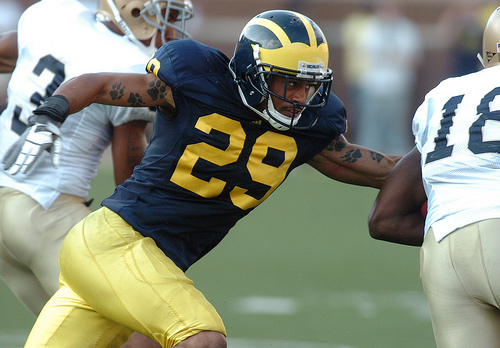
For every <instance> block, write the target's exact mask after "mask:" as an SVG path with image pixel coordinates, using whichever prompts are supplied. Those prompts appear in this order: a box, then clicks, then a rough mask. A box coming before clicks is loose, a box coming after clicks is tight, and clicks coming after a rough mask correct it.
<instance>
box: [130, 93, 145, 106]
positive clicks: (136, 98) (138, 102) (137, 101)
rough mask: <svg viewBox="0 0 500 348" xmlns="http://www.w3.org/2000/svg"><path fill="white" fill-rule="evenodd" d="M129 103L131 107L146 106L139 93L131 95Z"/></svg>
mask: <svg viewBox="0 0 500 348" xmlns="http://www.w3.org/2000/svg"><path fill="white" fill-rule="evenodd" d="M127 102H128V103H129V104H130V106H144V105H145V104H146V103H144V100H142V96H141V95H140V94H139V93H130V95H129V96H128V99H127Z"/></svg>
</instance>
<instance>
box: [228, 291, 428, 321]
mask: <svg viewBox="0 0 500 348" xmlns="http://www.w3.org/2000/svg"><path fill="white" fill-rule="evenodd" d="M315 307H319V308H325V307H327V308H331V309H332V310H333V311H335V310H338V309H343V308H347V309H349V310H352V311H353V312H355V313H358V315H359V316H360V317H362V318H366V319H371V318H376V317H378V316H379V315H383V313H384V311H387V309H391V310H392V309H396V310H400V311H403V312H407V313H409V315H411V316H413V317H415V318H417V319H418V320H424V321H427V320H430V312H429V306H428V305H427V302H426V300H425V297H424V295H423V293H422V292H418V291H406V292H405V291H403V292H385V293H371V292H366V291H335V292H330V293H321V292H318V291H316V290H311V291H309V292H307V293H305V294H303V295H302V296H300V297H297V298H292V297H270V296H250V297H242V298H238V299H235V300H234V302H233V306H232V308H233V310H234V311H235V312H236V313H244V314H272V315H294V314H297V313H300V311H301V310H302V309H303V308H315Z"/></svg>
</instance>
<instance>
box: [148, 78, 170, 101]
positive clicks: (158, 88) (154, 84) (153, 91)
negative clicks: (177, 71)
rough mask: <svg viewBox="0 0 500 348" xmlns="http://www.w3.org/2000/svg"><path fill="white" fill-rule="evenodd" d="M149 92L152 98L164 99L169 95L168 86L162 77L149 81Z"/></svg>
mask: <svg viewBox="0 0 500 348" xmlns="http://www.w3.org/2000/svg"><path fill="white" fill-rule="evenodd" d="M149 87H151V88H149V89H148V94H149V96H150V97H151V99H152V100H154V101H156V100H158V99H163V98H165V96H166V95H167V88H166V87H165V84H164V82H162V81H161V80H160V79H155V80H154V81H151V82H150V83H149Z"/></svg>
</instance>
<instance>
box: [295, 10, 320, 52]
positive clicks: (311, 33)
mask: <svg viewBox="0 0 500 348" xmlns="http://www.w3.org/2000/svg"><path fill="white" fill-rule="evenodd" d="M297 16H299V18H300V19H301V20H302V23H303V24H304V27H305V28H306V30H307V35H309V42H310V43H311V47H317V46H318V42H317V41H316V34H315V33H314V29H313V26H312V25H311V22H309V21H308V20H307V18H306V17H305V16H304V15H302V14H300V13H297Z"/></svg>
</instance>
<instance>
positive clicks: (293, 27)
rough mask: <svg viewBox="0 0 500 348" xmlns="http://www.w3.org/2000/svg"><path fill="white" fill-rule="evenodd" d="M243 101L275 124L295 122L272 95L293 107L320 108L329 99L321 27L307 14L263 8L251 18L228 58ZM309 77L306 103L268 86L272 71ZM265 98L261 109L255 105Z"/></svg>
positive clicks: (287, 125) (329, 76) (288, 125)
mask: <svg viewBox="0 0 500 348" xmlns="http://www.w3.org/2000/svg"><path fill="white" fill-rule="evenodd" d="M230 70H231V72H232V73H233V76H234V78H235V81H236V83H237V85H238V90H239V93H240V96H241V98H242V100H243V103H244V104H245V105H246V106H248V107H249V108H251V109H252V110H253V111H255V112H256V113H257V114H259V115H260V116H261V117H263V118H264V119H265V120H267V121H268V122H269V123H270V124H271V125H272V126H273V127H275V128H276V129H279V130H287V129H290V128H292V127H295V128H309V127H310V126H312V124H313V123H314V122H315V120H316V118H314V120H313V121H312V122H310V124H308V125H306V126H301V127H297V126H296V125H297V123H298V121H299V118H300V115H299V116H297V117H294V118H290V117H286V116H284V115H282V114H281V113H279V112H278V111H277V110H276V109H275V108H274V106H273V103H272V100H271V98H270V96H271V95H274V96H275V97H278V98H280V99H282V100H285V101H286V102H289V103H290V104H292V105H293V106H294V108H296V109H300V110H303V109H304V108H315V109H316V111H319V110H320V108H321V107H322V106H323V105H325V104H326V103H327V101H328V96H329V94H330V90H331V85H332V79H333V73H332V70H331V69H329V68H328V44H327V42H326V38H325V36H324V34H323V32H322V31H321V29H320V28H319V27H318V25H316V23H314V22H313V21H312V20H311V19H309V18H307V17H306V16H304V15H302V14H300V13H297V12H293V11H286V10H272V11H267V12H263V13H261V14H259V15H257V16H255V17H254V18H252V19H251V20H250V21H249V22H248V23H247V25H246V26H245V27H244V28H243V31H242V32H241V35H240V38H239V40H238V43H237V44H236V48H235V51H234V56H233V58H232V59H231V62H230ZM275 75H279V76H282V77H285V78H293V79H298V80H304V81H311V82H313V83H314V85H315V86H316V88H315V89H314V90H313V91H312V93H311V94H310V95H309V96H308V99H307V102H306V104H301V103H297V102H294V101H291V100H287V99H286V96H285V95H277V94H275V93H273V92H272V91H271V90H270V89H269V81H270V79H271V78H272V76H275ZM262 102H265V107H264V110H263V111H260V108H259V109H256V106H257V105H259V104H261V103H262Z"/></svg>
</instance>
